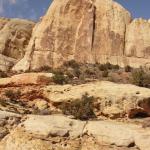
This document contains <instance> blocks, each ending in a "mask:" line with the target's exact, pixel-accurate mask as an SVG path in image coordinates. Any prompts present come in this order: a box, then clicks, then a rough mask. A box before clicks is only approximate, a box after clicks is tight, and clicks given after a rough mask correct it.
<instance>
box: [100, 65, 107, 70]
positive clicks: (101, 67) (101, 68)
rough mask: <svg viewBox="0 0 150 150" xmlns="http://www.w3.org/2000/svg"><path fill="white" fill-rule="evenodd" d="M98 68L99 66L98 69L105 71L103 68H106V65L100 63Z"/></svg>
mask: <svg viewBox="0 0 150 150" xmlns="http://www.w3.org/2000/svg"><path fill="white" fill-rule="evenodd" d="M98 68H99V70H100V71H105V70H107V67H106V65H105V64H100V65H99V67H98Z"/></svg>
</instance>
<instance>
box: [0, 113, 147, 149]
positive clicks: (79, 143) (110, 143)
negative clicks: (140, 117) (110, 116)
mask: <svg viewBox="0 0 150 150" xmlns="http://www.w3.org/2000/svg"><path fill="white" fill-rule="evenodd" d="M149 139H150V129H143V128H142V127H141V126H140V125H135V124H130V123H121V122H116V121H87V122H85V121H79V120H74V119H70V118H68V117H66V116H62V115H51V116H36V115H35V116H33V115H29V116H27V119H26V120H25V121H24V122H22V123H21V124H20V125H19V126H18V127H17V128H16V129H15V130H13V131H12V132H11V133H10V134H9V135H7V136H6V137H5V138H4V139H3V140H2V141H1V142H0V150H3V149H5V150H13V149H16V150H20V149H23V150H30V149H33V150H36V149H39V150H49V149H50V150H52V149H56V150H65V149H66V150H70V149H73V150H78V149H79V148H81V150H87V149H88V148H91V147H90V145H91V146H93V147H92V148H95V149H96V150H98V149H99V148H103V149H104V150H137V149H139V150H149ZM42 146H43V147H42Z"/></svg>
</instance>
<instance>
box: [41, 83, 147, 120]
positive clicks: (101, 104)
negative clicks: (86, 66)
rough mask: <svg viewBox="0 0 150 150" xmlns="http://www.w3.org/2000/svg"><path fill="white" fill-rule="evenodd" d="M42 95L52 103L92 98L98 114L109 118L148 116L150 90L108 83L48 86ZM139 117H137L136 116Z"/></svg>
mask: <svg viewBox="0 0 150 150" xmlns="http://www.w3.org/2000/svg"><path fill="white" fill-rule="evenodd" d="M43 91H44V92H43V95H44V96H45V98H47V99H49V101H50V102H53V103H56V104H57V103H65V102H69V101H74V100H79V99H81V98H82V96H83V95H84V94H85V93H88V94H89V96H93V97H94V98H95V101H96V107H98V112H99V113H100V114H103V115H104V116H107V117H110V118H118V117H123V116H125V115H126V114H127V115H128V116H129V117H130V118H133V117H135V116H136V117H140V115H141V117H142V116H143V117H144V116H145V117H146V116H150V106H149V102H150V89H147V88H142V87H138V86H135V85H130V84H116V83H112V82H108V81H100V82H93V83H87V84H83V85H64V86H61V85H50V86H47V87H44V89H43ZM138 115H139V116H138Z"/></svg>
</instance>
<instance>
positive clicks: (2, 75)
mask: <svg viewBox="0 0 150 150" xmlns="http://www.w3.org/2000/svg"><path fill="white" fill-rule="evenodd" d="M6 77H8V75H7V73H5V72H4V71H2V70H0V78H6Z"/></svg>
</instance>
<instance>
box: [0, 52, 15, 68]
mask: <svg viewBox="0 0 150 150" xmlns="http://www.w3.org/2000/svg"><path fill="white" fill-rule="evenodd" d="M15 63H16V60H15V59H13V58H10V57H7V56H4V55H2V54H0V70H1V71H7V70H8V69H10V68H11V67H12V66H13V65H14V64H15Z"/></svg>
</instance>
